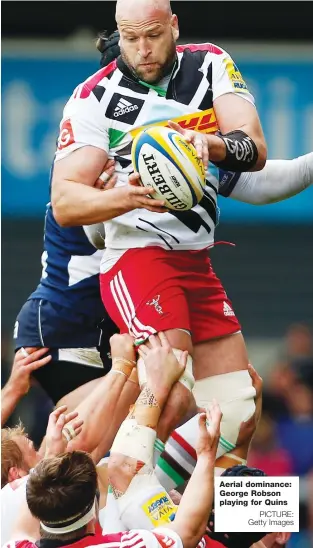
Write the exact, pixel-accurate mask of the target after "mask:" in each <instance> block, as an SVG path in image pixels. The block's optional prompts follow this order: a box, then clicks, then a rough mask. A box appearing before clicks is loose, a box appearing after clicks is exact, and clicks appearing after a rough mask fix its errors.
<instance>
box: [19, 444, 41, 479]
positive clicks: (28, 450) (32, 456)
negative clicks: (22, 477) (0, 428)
mask: <svg viewBox="0 0 313 548" xmlns="http://www.w3.org/2000/svg"><path fill="white" fill-rule="evenodd" d="M15 441H16V443H17V445H18V446H19V448H20V450H21V451H22V453H23V459H24V462H25V464H26V466H27V467H28V470H27V471H29V470H30V469H31V468H34V466H36V464H37V463H38V462H39V461H40V460H41V457H40V455H39V454H38V453H37V451H36V450H35V447H34V444H33V442H32V441H31V440H30V439H29V438H28V437H27V436H17V437H16V439H15Z"/></svg>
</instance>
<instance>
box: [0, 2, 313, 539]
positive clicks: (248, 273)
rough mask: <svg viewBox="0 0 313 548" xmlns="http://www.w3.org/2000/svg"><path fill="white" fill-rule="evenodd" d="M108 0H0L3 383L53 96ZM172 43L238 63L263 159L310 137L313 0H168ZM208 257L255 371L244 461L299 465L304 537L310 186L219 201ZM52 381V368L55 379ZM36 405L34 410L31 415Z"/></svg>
mask: <svg viewBox="0 0 313 548" xmlns="http://www.w3.org/2000/svg"><path fill="white" fill-rule="evenodd" d="M114 6H115V4H114V2H111V1H108V2H105V1H103V2H101V1H100V2H90V1H89V2H87V1H81V2H67V1H62V2H29V1H24V2H3V3H2V22H3V25H2V37H3V42H2V282H3V285H2V385H3V384H4V382H5V381H6V379H7V377H8V374H9V369H10V366H11V363H12V348H11V338H12V331H13V325H14V321H15V317H16V314H17V312H18V311H19V308H20V307H21V305H22V304H23V303H24V301H25V299H26V298H27V296H28V295H29V293H30V292H31V291H32V290H33V289H34V287H35V286H36V284H37V283H38V281H39V277H40V255H41V247H42V231H43V221H44V210H45V204H46V202H47V201H48V200H49V192H48V180H49V170H50V166H51V162H52V159H53V154H54V146H55V140H56V138H57V134H58V124H59V121H60V118H61V113H62V108H63V106H64V103H65V102H66V100H67V98H68V97H69V95H70V94H71V92H72V90H73V89H74V87H75V86H76V85H77V84H78V83H79V82H80V81H82V80H84V79H85V78H86V77H87V76H89V75H90V74H91V73H92V72H95V71H96V70H97V69H98V63H99V54H98V52H97V51H96V48H95V37H96V35H97V33H98V32H100V31H102V30H104V29H107V30H108V31H110V32H111V31H113V30H114V29H115V23H114ZM173 8H174V11H175V12H176V13H177V14H178V16H179V22H180V27H181V42H182V43H188V42H192V41H198V42H201V41H212V42H216V43H217V44H219V45H220V46H222V47H224V48H225V49H226V50H228V51H229V52H230V54H231V55H232V56H233V58H234V60H235V62H236V63H237V64H238V65H239V69H240V70H241V72H242V74H243V76H244V78H245V80H246V81H247V83H248V87H249V88H250V89H251V90H252V92H253V94H254V95H255V97H256V101H257V107H258V111H259V114H260V117H261V120H262V123H263V127H264V131H265V134H266V138H267V142H268V148H269V157H270V158H292V157H295V156H298V155H301V154H305V153H307V152H310V151H312V150H313V33H312V20H313V14H312V11H313V10H312V8H313V5H312V3H311V2H297V4H295V3H293V2H237V1H236V2H196V1H189V2H181V1H177V2H173ZM220 208H221V222H220V227H219V229H218V239H219V240H227V241H231V242H234V243H236V247H235V248H233V247H227V246H218V247H217V248H216V249H214V251H213V252H212V258H213V264H214V265H215V269H216V271H217V273H218V274H219V275H220V276H221V277H222V279H223V281H224V284H225V287H226V289H227V291H228V293H229V296H230V297H231V299H232V300H233V302H234V305H235V308H236V310H237V314H238V316H239V318H240V320H241V321H242V324H243V328H244V334H245V336H246V339H247V342H248V346H249V351H250V356H251V360H252V363H254V365H255V366H256V367H257V368H258V370H259V371H261V374H262V375H263V377H264V379H265V396H264V413H263V419H262V422H261V424H260V427H259V429H258V433H257V436H256V438H255V441H254V447H253V451H252V454H251V462H252V463H253V464H255V465H259V466H261V467H263V468H264V469H265V470H266V471H267V472H268V473H269V474H272V475H288V474H295V475H300V477H301V490H300V491H301V533H300V534H295V535H293V537H292V540H291V543H290V546H292V547H293V548H308V547H309V546H313V541H312V538H313V339H312V327H313V283H312V280H313V260H312V244H313V188H310V189H309V190H307V191H305V192H304V193H303V194H301V195H299V196H298V197H296V198H293V199H291V200H287V201H285V202H284V203H281V204H277V205H271V206H265V207H264V206H263V207H253V206H248V205H244V204H239V203H236V202H234V201H232V200H225V199H223V198H221V200H220ZM56 382H57V380H56ZM49 408H50V402H48V401H47V400H46V398H45V396H44V394H42V393H41V392H40V391H39V390H38V389H32V390H31V392H30V394H29V395H28V396H27V397H26V398H25V400H24V401H23V402H22V403H21V404H20V405H19V407H18V409H17V411H16V413H15V415H14V417H13V418H12V419H11V423H12V422H16V420H17V418H18V417H19V416H20V417H21V418H22V420H23V421H24V423H25V424H26V426H27V428H28V430H29V432H30V434H31V435H32V436H33V439H35V440H36V441H37V442H39V441H40V439H41V436H42V433H43V432H44V429H45V421H46V416H47V413H48V412H49ZM39 417H40V418H39Z"/></svg>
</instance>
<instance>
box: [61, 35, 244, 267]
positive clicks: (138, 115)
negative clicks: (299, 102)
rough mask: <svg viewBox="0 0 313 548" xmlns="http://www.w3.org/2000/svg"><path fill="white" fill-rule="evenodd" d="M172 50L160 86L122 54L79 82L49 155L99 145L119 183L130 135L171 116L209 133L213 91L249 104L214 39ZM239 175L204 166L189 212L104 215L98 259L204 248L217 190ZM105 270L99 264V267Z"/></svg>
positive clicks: (123, 179)
mask: <svg viewBox="0 0 313 548" xmlns="http://www.w3.org/2000/svg"><path fill="white" fill-rule="evenodd" d="M176 49H177V60H176V63H175V65H174V68H173V72H172V75H171V78H170V80H169V84H168V88H167V91H164V90H163V89H161V88H160V87H157V86H153V85H148V84H146V83H144V82H142V81H140V80H137V79H136V78H135V77H134V75H133V74H132V73H131V72H130V71H129V69H128V68H127V67H126V65H125V64H124V63H123V61H122V59H121V57H119V58H118V59H117V60H115V61H113V62H112V63H110V64H109V65H108V66H107V67H105V68H103V69H101V70H99V71H98V72H97V73H96V74H94V75H93V76H91V77H90V78H89V79H88V80H86V81H85V82H83V83H82V84H80V85H79V86H78V87H77V88H76V89H75V91H74V93H73V95H72V96H71V98H70V100H69V101H68V103H67V105H66V106H65V109H64V114H63V119H62V121H61V124H60V134H59V139H58V150H57V152H56V158H55V160H56V161H58V160H60V159H62V158H64V157H66V156H67V155H68V154H70V153H71V152H73V151H74V150H76V149H78V148H80V147H83V146H86V145H91V146H95V147H98V148H100V149H103V150H105V151H106V152H107V153H108V154H109V157H110V158H114V159H115V162H116V173H117V175H118V182H117V184H116V186H117V187H118V186H122V185H125V184H127V182H128V175H129V174H130V173H131V172H132V171H133V167H132V164H131V154H130V153H131V145H132V141H133V138H134V136H135V135H136V134H137V133H138V131H140V130H141V129H143V128H144V127H147V126H150V125H152V124H158V125H166V124H167V121H168V120H169V119H171V120H175V121H177V122H179V123H180V124H181V125H182V126H183V127H185V128H189V129H194V130H196V131H200V132H205V133H214V132H216V130H217V129H218V128H217V123H216V118H215V115H214V111H213V101H214V100H215V99H216V98H217V97H219V96H221V95H224V94H226V93H235V94H236V95H239V96H240V97H243V98H244V99H246V100H248V101H250V102H251V103H254V99H253V97H252V95H251V94H250V93H249V91H248V89H247V86H246V84H245V82H244V81H243V79H242V76H241V74H240V72H239V70H238V68H237V66H236V65H235V64H234V62H233V61H232V59H231V58H230V56H229V55H228V53H227V52H225V51H224V50H222V49H221V48H219V47H217V46H215V45H213V44H188V45H184V46H177V48H176ZM238 178H239V174H234V173H232V174H229V173H227V176H225V174H224V172H223V171H222V170H219V169H218V168H217V167H215V166H214V165H213V164H210V166H209V168H208V172H207V184H206V187H205V191H204V196H203V198H202V200H201V202H200V203H199V204H197V205H196V206H195V207H194V208H192V209H191V210H189V211H183V212H176V211H172V212H171V213H163V214H161V213H153V212H150V211H147V210H145V209H136V210H134V211H130V212H129V213H125V214H124V215H121V216H119V217H116V218H115V219H112V220H110V221H107V222H106V223H105V233H106V239H105V242H106V249H107V250H106V251H105V254H104V262H105V257H106V254H107V253H108V254H110V250H113V251H114V250H121V251H122V250H125V249H129V248H135V247H147V246H151V245H154V246H155V245H158V246H160V247H163V248H165V249H177V250H193V249H203V248H206V247H209V246H210V245H212V243H213V242H214V230H215V226H216V224H217V222H218V208H217V203H216V202H217V194H218V193H221V194H225V195H229V193H230V192H231V191H232V189H233V188H234V185H235V184H236V182H237V180H238ZM113 254H114V253H113ZM111 256H112V253H111ZM116 256H117V257H118V256H119V253H118V252H117V254H116ZM105 269H106V268H105V265H102V267H101V270H102V271H104V270H105Z"/></svg>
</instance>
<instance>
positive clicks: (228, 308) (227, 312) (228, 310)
mask: <svg viewBox="0 0 313 548" xmlns="http://www.w3.org/2000/svg"><path fill="white" fill-rule="evenodd" d="M223 312H224V316H235V312H234V311H233V309H232V307H231V306H229V304H227V302H226V301H224V306H223Z"/></svg>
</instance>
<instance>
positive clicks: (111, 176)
mask: <svg viewBox="0 0 313 548" xmlns="http://www.w3.org/2000/svg"><path fill="white" fill-rule="evenodd" d="M114 171H115V161H114V160H108V161H107V162H106V163H105V164H104V166H103V172H102V173H101V175H100V177H99V179H97V180H96V182H95V184H94V186H95V188H99V189H101V190H109V189H110V188H113V187H114V186H115V184H116V182H117V175H116V174H115V173H114Z"/></svg>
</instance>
